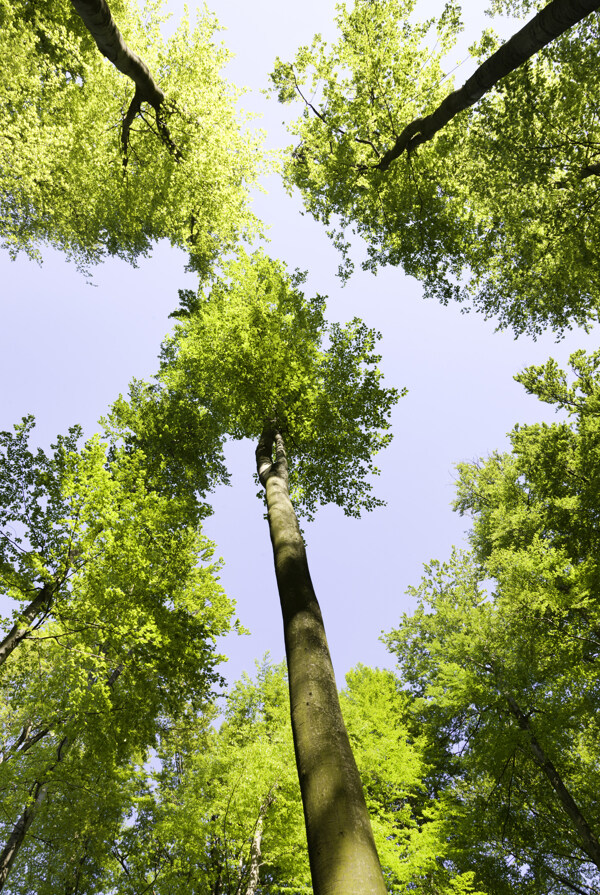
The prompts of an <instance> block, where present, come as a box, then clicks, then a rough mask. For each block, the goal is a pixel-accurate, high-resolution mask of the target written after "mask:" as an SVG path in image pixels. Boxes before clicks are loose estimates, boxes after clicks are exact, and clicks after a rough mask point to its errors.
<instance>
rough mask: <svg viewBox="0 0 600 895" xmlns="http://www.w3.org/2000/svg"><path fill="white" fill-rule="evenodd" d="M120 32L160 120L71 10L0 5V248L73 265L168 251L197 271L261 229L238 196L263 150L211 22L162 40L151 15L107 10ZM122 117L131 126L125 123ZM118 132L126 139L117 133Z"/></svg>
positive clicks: (128, 5)
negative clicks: (158, 245)
mask: <svg viewBox="0 0 600 895" xmlns="http://www.w3.org/2000/svg"><path fill="white" fill-rule="evenodd" d="M112 11H113V14H114V15H115V16H116V17H117V20H118V25H119V28H120V30H121V31H122V32H123V35H124V36H125V38H126V40H127V41H128V43H130V44H131V46H132V47H133V48H134V49H136V50H137V52H138V53H139V54H140V55H141V56H142V57H143V58H144V60H145V62H146V63H147V65H148V66H149V67H150V68H151V70H152V72H153V74H154V77H155V78H156V80H157V82H158V84H159V85H160V88H161V90H162V92H163V93H164V96H165V98H164V101H163V103H162V104H161V118H160V120H159V121H158V122H157V119H156V114H155V111H154V110H153V109H152V108H151V107H149V106H148V105H147V104H144V103H143V102H141V104H140V106H139V108H138V109H137V112H135V110H134V112H135V114H133V113H132V114H130V115H129V118H127V114H128V112H129V111H130V104H131V97H132V86H131V81H130V80H129V79H128V78H126V77H124V75H122V74H121V73H120V72H118V71H117V70H116V69H115V68H114V67H113V66H112V65H111V64H110V63H109V62H108V61H107V60H106V59H103V57H102V56H101V55H100V53H99V52H98V49H97V47H96V45H95V43H94V41H93V39H92V37H91V35H90V33H89V32H88V30H87V29H86V27H85V26H84V24H83V22H82V21H81V19H80V18H79V16H78V15H77V14H76V13H75V10H74V9H73V6H72V4H71V3H70V2H69V0H59V2H41V3H35V4H31V3H28V2H26V0H18V2H16V3H13V2H10V3H9V2H6V0H3V2H2V3H1V4H0V23H1V25H2V28H1V34H0V54H1V55H2V58H3V59H5V60H8V59H10V60H11V64H10V66H9V65H4V66H3V68H2V78H1V81H0V96H1V97H2V100H1V102H0V132H1V134H2V136H1V137H0V172H1V174H0V238H1V239H2V244H3V245H4V246H5V247H6V248H8V250H9V251H10V252H11V253H12V254H13V255H14V254H16V253H17V252H19V251H25V252H27V253H28V254H30V255H32V256H34V257H37V256H39V247H40V245H44V244H47V245H51V246H54V247H55V248H58V249H60V250H62V251H65V252H66V253H67V255H68V256H69V257H72V258H74V259H75V261H76V262H77V263H78V264H79V265H80V266H82V267H84V268H86V267H88V266H89V265H90V264H92V263H95V262H97V261H99V260H100V259H101V258H103V257H106V256H109V255H113V256H117V257H120V258H124V259H126V260H128V261H131V262H135V260H136V258H138V257H140V256H143V255H145V254H148V252H149V251H150V249H151V246H152V244H153V243H155V242H156V241H157V240H159V239H167V240H169V241H170V243H171V244H172V245H174V246H179V247H180V248H182V249H184V250H185V251H186V252H187V253H188V255H189V258H190V264H191V266H192V267H193V268H194V269H196V270H198V271H199V272H200V273H205V272H206V270H207V269H208V267H209V266H210V263H211V262H212V261H213V260H214V259H215V257H216V256H217V255H218V254H219V252H222V251H224V250H226V249H227V248H228V247H230V246H231V245H233V244H235V243H236V242H237V241H238V239H240V238H241V237H244V236H247V237H250V236H251V235H253V234H255V233H256V231H257V228H258V221H257V220H256V219H255V218H254V216H253V215H252V213H251V211H250V208H249V198H248V190H249V187H250V186H251V185H252V184H254V183H255V181H256V177H257V176H258V174H259V172H260V171H262V170H264V166H265V162H264V155H263V153H262V152H261V151H260V138H259V137H258V135H257V134H253V133H251V132H250V131H249V130H248V128H247V122H245V121H244V120H243V117H242V116H241V113H240V112H239V111H238V110H237V108H236V101H237V99H238V97H239V91H237V90H236V89H235V88H233V87H232V86H231V85H230V84H228V83H227V82H226V81H225V80H224V78H223V76H222V74H221V69H222V68H223V66H224V65H225V63H226V62H227V60H228V58H229V54H228V53H227V51H226V50H225V49H224V48H223V47H222V46H219V45H218V44H217V43H216V42H215V33H216V31H217V28H218V26H217V23H216V21H215V19H214V18H213V17H212V16H210V15H209V14H208V13H207V12H204V13H203V14H202V15H201V16H200V17H199V19H198V22H197V24H196V25H195V26H194V27H192V26H191V25H190V23H189V21H188V20H187V19H186V18H184V19H182V21H181V23H180V25H179V27H178V28H177V30H176V31H175V33H174V34H173V35H172V36H171V37H170V38H169V39H165V38H163V36H162V33H161V22H162V19H161V16H160V14H159V6H158V5H153V6H152V7H151V14H150V15H147V16H145V15H143V13H142V11H141V10H140V8H139V7H138V6H137V4H136V3H135V2H134V0H131V2H130V0H127V2H125V0H119V2H116V3H113V4H112ZM126 118H127V121H125V119H126ZM125 125H126V128H127V132H126V133H124V128H125Z"/></svg>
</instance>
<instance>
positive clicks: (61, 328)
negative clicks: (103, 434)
mask: <svg viewBox="0 0 600 895" xmlns="http://www.w3.org/2000/svg"><path fill="white" fill-rule="evenodd" d="M194 6H195V4H194V3H192V4H191V8H192V10H193V9H194ZM169 7H170V8H171V9H172V10H173V14H174V18H177V16H178V15H180V14H181V11H182V9H183V3H179V2H178V0H177V2H176V0H172V2H170V3H169ZM438 7H439V4H435V3H433V2H427V3H422V2H421V3H419V9H423V11H424V15H427V14H429V13H430V12H431V11H432V9H434V8H438ZM209 8H210V9H211V11H213V12H215V13H216V15H217V17H218V18H219V20H220V21H221V23H222V24H223V25H224V26H225V27H226V29H227V30H226V31H224V32H223V40H224V42H225V43H226V45H227V46H228V47H229V48H230V49H231V50H232V51H233V52H234V53H235V59H234V61H233V62H232V63H231V64H230V65H229V66H228V68H227V72H226V74H227V76H228V77H229V78H230V79H232V80H233V81H234V82H235V83H237V84H238V85H239V86H247V87H248V88H250V92H249V93H248V94H247V95H246V96H245V97H244V99H243V103H242V104H243V106H244V108H246V109H249V110H252V111H255V112H257V113H259V114H261V115H262V116H263V117H262V119H261V121H260V126H261V127H263V128H265V129H266V132H267V143H268V145H269V146H272V147H276V146H282V145H286V144H287V143H288V142H289V139H288V138H287V137H286V135H285V131H284V129H283V128H282V125H281V122H282V118H284V117H285V115H286V114H288V113H286V111H285V110H284V109H282V108H281V107H279V106H278V105H277V104H276V102H275V101H274V100H269V99H268V98H267V97H265V96H263V95H262V94H261V93H260V91H261V90H262V89H264V88H265V87H266V86H268V79H267V76H268V72H269V71H270V70H271V68H272V65H273V62H274V59H275V56H277V55H279V56H280V57H281V58H284V59H286V58H288V59H289V58H291V57H292V56H293V54H294V53H295V50H296V48H297V47H298V46H299V45H300V44H306V43H309V42H310V40H311V38H312V36H313V34H314V33H315V32H317V31H318V32H320V33H322V34H323V36H325V37H329V36H332V35H333V27H332V22H333V15H334V5H333V3H331V2H329V0H320V2H317V0H305V2H303V3H301V4H300V3H294V4H291V3H287V4H282V3H280V2H276V0H258V2H253V3H251V4H249V3H242V2H240V0H229V2H228V0H213V2H211V3H209ZM486 24H487V23H486V21H485V20H484V19H483V17H482V16H481V15H480V14H479V13H477V14H476V15H475V16H472V15H471V18H470V19H469V21H468V22H467V26H468V27H467V37H466V39H465V41H463V48H462V52H463V53H464V46H466V45H467V44H468V43H469V42H471V41H472V40H473V39H475V38H476V37H477V36H478V34H479V32H480V30H481V28H482V27H484V26H485V25H486ZM506 28H507V33H510V31H509V29H511V28H512V25H510V23H507V25H506ZM460 58H461V53H460V52H459V53H458V54H457V58H456V59H453V60H451V61H452V64H453V63H454V62H456V61H459V60H460ZM469 73H470V71H469V69H468V67H467V66H462V67H461V68H459V70H458V72H457V81H462V80H464V79H465V78H466V77H467V76H468V74H469ZM265 187H266V189H267V194H266V195H257V196H256V197H255V210H256V212H257V214H258V215H259V216H260V217H261V218H262V219H263V220H264V221H265V222H266V223H267V224H268V225H269V227H270V231H269V233H270V239H271V243H270V245H269V247H268V249H269V253H270V254H271V255H272V256H274V257H278V258H281V259H283V260H284V261H285V262H286V263H287V264H288V265H289V267H290V268H291V269H294V268H297V267H298V268H301V269H306V270H307V271H308V280H307V285H306V291H307V293H309V294H314V293H315V292H317V291H318V292H319V293H321V294H326V295H328V296H329V300H328V316H329V318H330V319H332V320H339V321H342V322H345V321H347V320H349V319H351V318H352V317H354V316H361V317H362V318H363V319H364V320H365V322H366V323H367V324H368V325H369V326H372V327H375V328H376V329H377V330H378V331H380V332H381V333H382V341H381V343H380V351H381V354H382V358H383V359H382V369H383V371H384V374H385V378H386V383H387V384H388V385H394V386H396V387H398V388H402V387H407V388H408V395H407V397H405V398H402V399H401V400H400V401H399V403H398V405H397V407H396V409H395V411H394V414H393V428H392V431H393V434H394V441H393V443H392V445H391V447H390V448H389V449H387V450H386V451H385V452H384V453H382V454H381V455H380V457H378V466H379V467H380V469H381V475H380V476H379V478H378V480H376V482H375V486H376V487H375V490H376V494H377V495H378V496H379V497H383V498H384V499H385V500H386V501H387V506H386V507H385V508H381V509H377V510H375V511H374V512H373V513H371V514H368V515H367V516H365V517H363V518H362V519H360V520H355V519H348V518H346V517H344V516H343V514H342V512H341V510H338V509H337V508H325V509H323V510H321V511H319V514H318V515H317V518H316V520H315V522H314V523H311V524H307V525H305V526H304V532H305V537H306V542H307V551H308V559H309V564H310V569H311V575H312V578H313V582H314V584H315V589H316V592H317V596H318V598H319V601H320V603H321V607H322V610H323V615H324V618H325V625H326V629H327V634H328V639H329V643H330V648H331V653H332V658H333V663H334V668H335V670H336V676H337V679H338V683H339V684H340V685H341V684H342V683H343V678H344V674H345V673H346V672H347V671H348V670H349V669H350V668H351V667H353V666H354V665H356V664H357V663H358V662H362V663H364V664H371V665H380V666H383V665H387V666H391V665H392V658H391V657H390V656H389V655H388V654H387V653H386V651H385V648H384V646H383V645H382V644H381V642H380V640H379V637H380V634H381V632H382V631H389V630H390V629H391V628H392V627H393V626H394V625H396V624H397V623H398V621H399V619H400V617H401V615H402V613H403V612H410V611H411V610H412V608H413V605H412V603H411V600H410V598H409V597H407V595H406V588H407V587H408V586H409V585H411V584H413V585H414V584H417V583H418V581H419V579H420V576H421V569H422V565H423V563H424V562H427V561H428V560H430V559H431V558H438V559H445V558H447V557H448V556H449V554H450V550H451V547H452V545H453V544H456V545H458V546H465V540H464V538H465V533H466V531H468V526H469V523H468V520H466V519H461V518H460V517H458V516H457V515H456V514H455V513H453V512H452V510H451V502H452V499H453V494H454V482H455V478H456V472H455V465H456V463H458V462H461V461H470V460H474V459H476V458H478V457H485V456H487V455H488V454H489V453H491V452H492V451H495V450H503V449H506V447H507V440H506V433H507V432H509V431H510V430H511V429H512V427H513V426H514V425H515V424H516V423H520V424H523V423H531V422H537V421H542V420H545V421H548V422H551V421H552V420H553V419H554V414H553V412H552V410H551V408H549V407H548V406H546V405H542V404H540V403H539V402H538V401H537V400H536V399H534V398H531V397H530V396H527V395H526V394H525V392H524V390H523V388H522V387H521V386H520V385H518V383H516V382H514V380H513V376H514V374H515V373H517V372H518V371H519V370H521V369H523V367H525V366H527V365H530V364H539V363H543V362H544V361H545V360H546V359H547V358H548V357H550V356H552V357H554V358H556V360H557V361H558V362H559V363H560V364H561V365H565V364H566V362H567V360H568V356H569V354H570V353H571V352H572V351H574V350H576V349H578V348H586V349H588V350H594V349H596V348H597V347H598V334H599V333H598V330H597V329H596V330H595V331H592V332H591V333H589V334H585V333H583V332H581V331H577V330H575V331H573V332H572V333H570V334H568V336H567V337H566V338H565V339H564V340H563V341H562V342H559V343H558V344H557V343H556V342H555V341H554V337H553V336H551V335H545V336H543V337H542V338H539V339H538V340H537V342H534V341H532V340H531V339H530V338H528V337H524V336H523V337H520V338H519V339H518V340H515V339H514V338H513V336H512V335H511V334H510V333H507V332H495V327H494V322H493V321H490V320H488V321H486V320H483V319H482V317H481V316H479V315H475V314H470V315H465V314H462V313H461V312H460V309H459V308H458V307H455V306H452V307H442V306H440V305H437V304H435V303H433V302H431V301H424V300H423V298H422V294H421V293H422V290H421V287H420V286H419V284H418V283H417V282H416V281H415V280H412V279H409V278H407V277H405V276H404V275H403V274H402V272H401V271H400V270H398V269H386V270H384V271H381V272H380V273H379V274H378V276H377V277H374V276H373V275H371V274H366V273H363V272H360V271H358V272H357V273H356V274H355V275H354V276H353V278H352V279H351V281H350V283H349V284H348V285H346V286H344V287H342V286H341V283H340V281H339V280H338V279H337V277H336V271H337V267H338V264H339V258H338V256H337V253H336V252H335V250H334V249H333V248H332V247H331V245H330V243H329V240H328V238H327V236H326V234H325V232H324V228H323V227H322V225H320V224H317V223H315V222H314V221H313V220H312V219H311V218H309V217H308V216H303V215H302V214H301V210H302V209H301V203H300V200H299V198H298V197H297V196H292V197H289V196H287V194H286V193H285V191H284V190H283V189H282V187H281V185H280V183H279V181H278V178H277V177H276V176H271V177H270V178H268V179H267V180H266V181H265ZM355 248H356V252H357V255H358V256H359V257H360V256H361V253H362V247H361V245H360V243H359V242H357V243H356V246H355ZM184 266H185V257H184V256H183V255H182V254H181V253H180V252H178V251H175V250H172V249H170V248H169V247H168V246H166V245H163V244H161V245H159V246H157V248H156V249H155V251H154V252H153V255H152V257H151V258H149V259H147V260H144V261H143V262H141V263H140V265H139V267H138V268H132V267H130V266H127V265H126V264H125V263H123V262H120V261H111V262H106V263H104V264H103V265H101V266H99V267H97V268H96V269H94V271H93V275H92V283H91V284H89V283H87V282H86V279H85V278H84V277H83V276H82V275H81V274H79V273H78V272H77V271H76V270H75V268H74V267H73V265H72V264H69V263H67V262H66V261H65V260H64V259H63V258H62V257H61V256H59V255H58V254H56V253H53V252H51V251H44V263H43V264H42V265H41V266H40V265H38V264H36V263H34V262H31V261H29V260H27V259H25V258H23V257H19V258H18V259H17V260H16V261H14V262H12V261H10V260H9V258H8V256H7V255H6V254H0V338H1V344H2V350H1V352H0V382H1V383H2V389H1V392H0V429H7V428H10V427H11V426H12V425H13V423H14V422H16V421H18V420H19V419H20V418H21V417H22V416H23V415H24V414H27V413H34V414H35V415H36V417H37V420H38V428H37V437H38V439H39V442H40V443H41V444H45V445H47V444H49V443H50V441H51V440H52V438H53V436H54V435H55V434H56V433H57V432H62V431H64V430H65V429H66V428H67V427H68V426H69V425H72V424H73V423H80V424H81V425H83V427H84V430H85V432H86V434H88V435H89V434H91V433H92V432H93V431H95V430H96V428H97V425H96V423H97V420H98V418H99V417H100V416H101V415H102V414H103V413H105V412H106V410H107V408H108V406H109V405H110V403H111V402H112V401H113V400H114V399H115V398H116V396H117V395H118V394H119V393H125V392H126V391H127V385H128V382H129V381H130V380H131V378H132V377H134V376H135V377H137V378H149V377H150V376H151V375H152V373H153V372H154V371H155V369H156V367H157V360H156V358H157V354H158V351H159V347H160V342H161V339H162V338H163V337H164V335H165V334H166V333H167V332H168V331H169V330H170V328H171V324H172V321H171V320H169V319H168V315H169V313H170V312H171V311H172V310H173V309H174V308H175V306H176V305H177V289H179V288H194V286H195V282H194V277H193V276H192V275H191V274H189V273H186V272H185V270H184ZM357 267H358V266H357ZM254 447H255V446H254V445H253V444H251V443H249V442H239V443H235V444H232V445H231V446H230V448H229V450H228V460H229V463H230V469H231V471H232V485H231V487H229V488H221V489H219V491H218V492H217V493H216V494H215V495H214V501H213V507H214V513H213V515H212V517H210V519H208V521H207V522H206V524H205V532H206V534H207V535H208V536H209V537H211V538H212V539H213V540H214V541H215V543H216V552H217V555H219V556H222V557H223V559H224V568H223V571H222V576H221V581H222V584H223V586H224V587H225V590H226V591H227V592H228V593H229V594H230V596H232V597H233V598H235V600H236V601H237V609H238V615H239V617H240V620H241V621H242V623H243V624H244V625H245V626H246V627H247V628H248V629H249V630H250V631H251V635H250V636H246V637H237V636H231V637H229V638H227V639H226V640H225V642H224V644H222V648H223V650H224V651H225V652H226V653H227V655H228V657H229V662H228V664H227V666H226V667H225V669H224V671H225V674H226V676H227V677H228V678H229V679H230V680H234V679H236V678H237V677H239V675H240V673H241V672H242V671H244V670H246V671H250V672H251V671H252V670H253V664H254V660H255V659H260V658H261V657H262V656H263V655H264V654H265V653H266V652H270V654H271V657H272V658H273V659H274V660H277V661H279V660H280V659H281V658H282V657H283V637H282V628H281V620H280V614H279V602H278V597H277V589H276V584H275V576H274V571H273V562H272V554H271V545H270V540H269V534H268V529H267V523H266V522H265V520H264V518H263V512H264V508H263V505H262V503H261V502H260V501H259V500H258V499H257V498H256V496H255V495H256V487H255V484H254V481H253V472H254Z"/></svg>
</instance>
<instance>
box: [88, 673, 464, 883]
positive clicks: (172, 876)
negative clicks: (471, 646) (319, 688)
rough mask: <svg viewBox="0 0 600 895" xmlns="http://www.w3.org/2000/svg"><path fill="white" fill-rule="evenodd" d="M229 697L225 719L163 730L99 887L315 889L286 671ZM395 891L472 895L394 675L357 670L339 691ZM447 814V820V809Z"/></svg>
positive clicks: (247, 682) (241, 685)
mask: <svg viewBox="0 0 600 895" xmlns="http://www.w3.org/2000/svg"><path fill="white" fill-rule="evenodd" d="M257 666H258V667H257V673H256V675H255V678H254V679H253V680H251V679H250V678H249V677H248V676H247V675H244V676H243V677H242V679H241V680H240V681H238V682H237V683H236V684H235V685H234V686H233V687H232V688H231V690H230V691H229V692H228V693H227V696H226V702H225V708H224V710H223V712H222V713H221V719H222V723H221V725H220V726H219V727H218V729H217V728H216V726H215V724H214V721H213V722H212V723H211V715H210V712H205V713H203V714H202V715H201V716H198V715H196V714H195V713H194V712H189V713H188V714H187V715H186V717H185V720H183V719H182V720H180V721H179V722H177V723H170V724H169V723H166V724H165V726H164V729H163V734H162V736H161V742H160V746H159V748H158V750H157V763H156V764H157V766H156V767H154V768H148V769H147V770H146V774H145V780H144V781H140V784H139V787H138V794H137V799H136V800H134V803H133V804H134V809H133V811H132V817H130V818H126V819H125V822H124V824H123V826H122V827H121V830H120V832H119V834H118V835H117V837H116V838H115V839H114V842H113V845H112V846H111V852H112V854H113V855H115V856H117V857H118V863H117V864H112V865H110V866H109V867H108V872H107V873H106V874H105V876H104V877H103V878H102V882H101V891H103V892H105V891H113V890H114V891H118V892H120V893H123V895H129V893H137V892H139V891H143V889H144V887H145V886H148V885H150V886H151V887H152V888H153V889H154V891H155V892H156V895H163V893H165V895H178V893H180V892H181V893H186V895H187V893H188V892H190V891H191V892H196V891H198V892H210V893H216V892H220V893H221V895H234V893H235V895H250V893H254V892H261V893H265V895H266V893H276V892H282V891H283V892H290V893H292V892H294V893H300V892H308V891H311V888H310V875H309V867H308V861H307V857H306V838H305V832H304V822H303V817H302V803H301V799H300V790H299V786H298V778H297V775H296V773H295V769H294V758H293V748H294V747H293V740H292V732H291V727H290V713H289V700H288V693H287V690H288V686H287V680H286V673H285V667H284V665H275V666H274V665H271V664H269V663H268V662H267V661H266V660H265V661H263V663H262V664H260V665H258V663H257ZM340 701H341V705H342V709H343V712H344V718H345V721H346V724H347V726H348V732H349V736H350V739H351V742H352V746H353V750H354V752H355V754H356V757H357V760H358V764H359V768H360V771H361V778H362V781H363V785H364V786H365V792H366V795H367V799H368V804H369V808H370V811H371V815H372V818H373V824H374V830H375V836H376V839H377V844H378V847H379V849H380V852H381V856H382V867H383V872H384V877H385V881H386V890H387V891H388V892H403V891H406V887H407V886H410V887H411V891H416V892H422V893H430V892H432V891H435V892H440V893H444V895H450V893H452V895H457V893H473V887H472V884H471V879H470V877H472V874H466V875H460V874H456V872H455V871H453V870H452V868H451V867H450V865H449V863H448V862H447V861H445V860H443V854H444V848H445V842H444V838H445V836H446V835H447V833H448V829H449V828H450V824H449V823H444V821H443V818H442V816H441V815H442V812H438V811H437V810H436V804H435V802H434V800H433V799H432V797H431V793H429V792H428V791H427V788H426V786H425V784H424V779H425V775H426V767H425V765H424V763H423V751H424V750H423V740H422V738H419V737H418V736H415V732H414V725H413V721H412V718H411V716H410V711H409V699H408V697H407V695H406V693H404V692H403V691H402V688H401V684H400V681H399V680H398V679H397V678H396V677H395V675H394V674H393V673H391V672H388V671H379V670H377V669H371V668H366V667H364V666H359V667H358V668H356V669H355V670H354V671H352V672H351V673H350V674H349V675H348V677H347V682H346V687H345V688H344V690H343V691H342V692H341V694H340ZM444 813H445V814H446V815H448V806H447V805H446V806H445V809H444Z"/></svg>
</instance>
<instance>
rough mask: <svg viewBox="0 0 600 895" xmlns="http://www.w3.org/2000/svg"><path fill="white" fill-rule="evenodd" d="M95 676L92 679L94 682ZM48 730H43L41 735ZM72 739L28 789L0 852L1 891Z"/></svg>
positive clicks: (118, 671)
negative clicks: (24, 802)
mask: <svg viewBox="0 0 600 895" xmlns="http://www.w3.org/2000/svg"><path fill="white" fill-rule="evenodd" d="M123 668H124V666H123V665H118V666H117V667H116V668H115V669H114V670H113V671H112V672H111V674H110V675H109V677H108V678H107V684H108V686H109V687H112V686H113V685H114V683H115V681H116V680H117V678H118V677H119V675H120V674H121V673H122V671H123ZM96 680H97V678H95V679H94V681H92V683H95V682H96ZM47 732H48V731H47V730H46V731H43V733H42V736H45V734H46V733H47ZM40 738H41V737H40ZM72 742H73V739H72V738H71V739H69V737H67V736H64V737H63V738H62V740H61V741H60V743H59V745H58V749H57V750H56V761H54V762H53V763H52V764H51V765H50V767H48V768H47V770H46V771H45V772H44V775H43V777H42V779H40V780H36V781H35V782H34V783H33V784H32V786H31V788H30V790H29V800H28V802H27V804H26V805H25V808H24V809H23V812H22V814H21V816H20V817H19V819H18V820H17V822H16V824H15V825H14V827H13V830H12V833H11V834H10V836H9V838H8V842H7V843H6V845H5V846H4V848H3V850H2V852H0V892H2V890H3V888H4V884H5V882H6V880H7V877H8V874H9V873H10V870H11V868H12V866H13V864H14V862H15V859H16V857H17V855H18V853H19V849H20V848H21V846H22V845H23V841H24V840H25V836H26V834H27V831H28V830H29V827H30V826H31V824H32V823H33V821H34V820H35V818H36V815H37V813H38V811H39V809H40V807H41V805H42V804H43V802H44V799H45V798H46V791H47V784H48V781H49V779H50V778H51V776H52V774H53V772H54V771H55V770H56V768H57V767H58V765H59V764H60V763H61V762H62V761H63V759H64V757H65V752H66V750H67V747H68V746H69V745H70V744H72Z"/></svg>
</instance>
